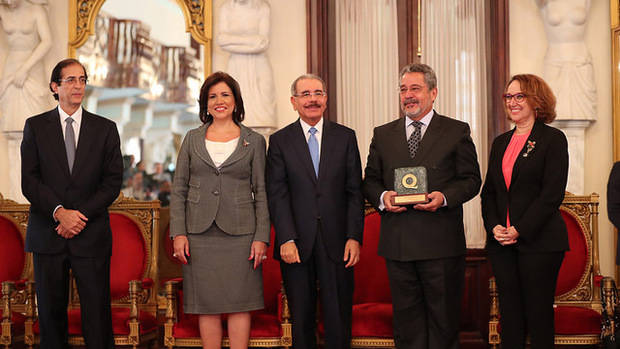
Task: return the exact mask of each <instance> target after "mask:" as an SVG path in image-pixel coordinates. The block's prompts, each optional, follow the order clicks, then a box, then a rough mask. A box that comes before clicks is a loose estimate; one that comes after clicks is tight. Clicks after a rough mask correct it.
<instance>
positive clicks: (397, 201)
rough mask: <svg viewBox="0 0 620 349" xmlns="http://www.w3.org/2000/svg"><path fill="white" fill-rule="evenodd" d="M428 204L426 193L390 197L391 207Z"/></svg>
mask: <svg viewBox="0 0 620 349" xmlns="http://www.w3.org/2000/svg"><path fill="white" fill-rule="evenodd" d="M427 202H428V194H427V193H418V194H402V195H394V196H392V205H415V204H425V203H427Z"/></svg>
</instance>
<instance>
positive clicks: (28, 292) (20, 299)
mask: <svg viewBox="0 0 620 349" xmlns="http://www.w3.org/2000/svg"><path fill="white" fill-rule="evenodd" d="M29 210H30V205H28V204H20V203H17V202H15V201H13V200H10V199H5V198H4V197H3V196H2V194H0V216H2V217H3V218H5V219H7V220H9V221H10V222H12V223H13V224H15V226H16V227H17V228H18V229H19V232H20V234H21V236H22V240H23V241H25V240H26V228H27V226H28V216H29ZM33 272H34V271H33V266H32V254H31V253H26V258H25V260H24V268H23V270H22V273H21V275H20V278H21V279H22V280H27V281H26V287H25V289H23V290H16V288H15V283H14V282H13V281H5V282H3V283H2V293H1V295H2V302H1V306H2V311H3V312H2V314H3V317H2V319H0V320H1V326H2V330H1V332H0V346H4V347H6V348H9V347H10V346H11V345H12V344H13V343H14V342H15V341H20V342H21V341H24V340H25V334H24V335H20V336H17V337H13V334H12V332H11V327H12V323H11V314H12V312H18V313H22V314H24V315H25V316H26V324H25V326H28V324H30V326H32V321H33V316H34V308H35V305H34V303H35V300H34V297H35V296H34V284H33V282H32V280H33V278H34V276H33Z"/></svg>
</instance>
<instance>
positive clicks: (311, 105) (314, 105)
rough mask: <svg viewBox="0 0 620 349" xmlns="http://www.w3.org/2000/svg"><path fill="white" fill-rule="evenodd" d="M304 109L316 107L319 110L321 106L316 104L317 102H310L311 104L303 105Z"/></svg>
mask: <svg viewBox="0 0 620 349" xmlns="http://www.w3.org/2000/svg"><path fill="white" fill-rule="evenodd" d="M305 107H306V108H310V107H317V108H320V107H321V105H320V104H319V103H317V102H311V103H308V104H306V105H305Z"/></svg>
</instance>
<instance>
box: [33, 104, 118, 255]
mask: <svg viewBox="0 0 620 349" xmlns="http://www.w3.org/2000/svg"><path fill="white" fill-rule="evenodd" d="M78 137H79V138H78V146H77V149H76V154H75V161H74V164H73V172H72V173H71V174H69V165H68V161H67V155H66V151H65V143H64V138H63V134H62V129H61V124H60V116H59V113H58V108H54V109H52V110H50V111H48V112H46V113H43V114H40V115H37V116H33V117H31V118H29V119H28V120H26V124H25V126H24V138H23V140H22V144H21V156H22V192H23V193H24V196H26V198H27V199H28V201H30V204H31V205H30V216H29V218H28V229H27V234H26V251H28V252H37V253H59V252H63V251H65V250H66V249H68V252H69V253H71V254H73V255H76V256H83V257H94V256H105V255H108V256H109V255H110V254H111V252H112V234H111V230H110V219H109V216H108V209H107V208H108V206H110V204H111V203H112V202H113V201H114V200H115V199H116V197H117V196H118V193H119V191H120V189H121V183H122V177H123V162H122V158H121V151H120V139H119V136H118V131H117V129H116V124H115V123H114V122H112V121H110V120H108V119H106V118H103V117H101V116H98V115H95V114H91V113H89V112H87V111H86V110H83V112H82V122H81V126H80V133H79V136H78ZM58 205H63V207H64V208H66V209H76V210H79V211H80V212H82V213H83V214H84V215H85V216H86V217H87V218H88V222H87V223H86V227H85V228H84V230H82V232H80V234H79V235H77V236H76V237H74V238H72V239H64V238H62V237H61V236H59V235H58V234H57V233H56V231H55V230H54V228H55V227H56V225H57V223H56V222H55V221H54V218H53V216H52V214H53V212H54V209H55V208H56V206H58Z"/></svg>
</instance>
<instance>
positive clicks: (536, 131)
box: [509, 122, 540, 190]
mask: <svg viewBox="0 0 620 349" xmlns="http://www.w3.org/2000/svg"><path fill="white" fill-rule="evenodd" d="M539 132H540V125H539V123H538V122H535V123H534V127H532V132H530V135H529V136H528V137H527V140H526V141H525V144H524V145H523V148H521V151H520V152H519V155H517V160H515V164H514V167H513V168H512V178H511V179H510V186H511V187H512V184H513V183H514V182H515V181H516V180H517V178H519V172H520V170H521V167H522V166H523V163H524V162H525V161H527V157H525V156H523V155H524V154H525V153H526V151H527V144H528V142H530V141H533V142H536V139H537V138H538V134H539ZM511 137H512V135H511ZM528 156H529V154H528ZM509 190H510V189H509Z"/></svg>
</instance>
